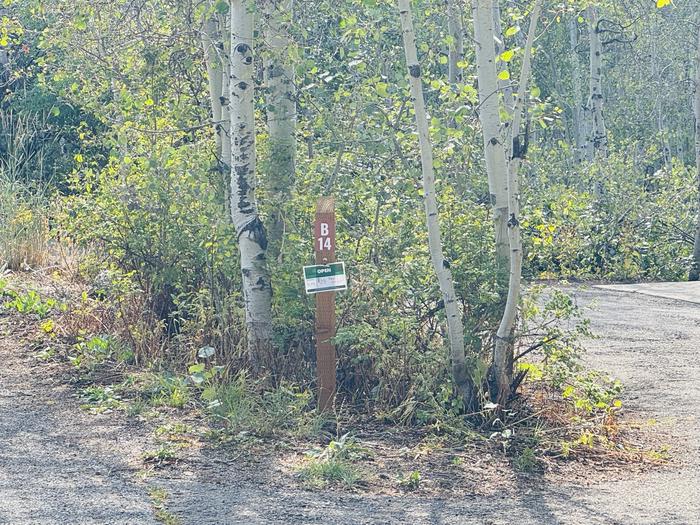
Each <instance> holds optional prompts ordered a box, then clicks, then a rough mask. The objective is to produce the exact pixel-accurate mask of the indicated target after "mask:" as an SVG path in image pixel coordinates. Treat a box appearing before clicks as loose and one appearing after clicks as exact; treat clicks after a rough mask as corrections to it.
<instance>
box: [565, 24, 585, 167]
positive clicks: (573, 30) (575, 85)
mask: <svg viewBox="0 0 700 525" xmlns="http://www.w3.org/2000/svg"><path fill="white" fill-rule="evenodd" d="M569 46H570V50H569V53H570V55H569V63H570V66H571V83H572V86H571V87H572V93H571V96H572V102H571V113H572V120H573V122H572V125H573V133H572V135H573V139H574V144H573V146H574V148H575V153H574V159H575V160H576V163H580V162H581V161H582V160H583V158H584V156H585V148H586V140H585V136H586V135H585V131H584V128H583V120H584V114H583V107H582V97H581V93H582V83H581V69H580V67H581V64H580V62H579V59H578V52H577V50H576V49H577V47H578V22H577V20H576V16H572V17H571V18H570V19H569Z"/></svg>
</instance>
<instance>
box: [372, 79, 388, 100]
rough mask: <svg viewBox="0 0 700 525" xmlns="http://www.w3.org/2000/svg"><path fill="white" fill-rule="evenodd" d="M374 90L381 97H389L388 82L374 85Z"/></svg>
mask: <svg viewBox="0 0 700 525" xmlns="http://www.w3.org/2000/svg"><path fill="white" fill-rule="evenodd" d="M374 89H375V90H376V91H377V95H379V96H380V97H388V96H389V91H388V90H389V84H387V83H386V82H377V83H376V84H375V85H374Z"/></svg>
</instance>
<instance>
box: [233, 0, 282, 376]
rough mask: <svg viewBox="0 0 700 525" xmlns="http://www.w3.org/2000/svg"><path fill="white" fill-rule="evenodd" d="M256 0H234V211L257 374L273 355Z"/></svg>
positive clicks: (246, 313)
mask: <svg viewBox="0 0 700 525" xmlns="http://www.w3.org/2000/svg"><path fill="white" fill-rule="evenodd" d="M253 9H254V2H253V0H231V51H230V54H231V57H230V61H231V78H230V82H229V111H230V115H231V216H232V219H233V224H234V226H235V227H236V233H237V235H238V244H239V250H240V256H241V275H242V285H243V300H244V306H245V316H246V328H247V336H248V353H249V357H250V363H251V366H252V368H253V371H254V372H256V373H259V372H260V371H261V369H262V367H263V366H264V364H265V363H266V362H267V361H268V359H269V358H270V357H271V346H272V306H271V303H272V287H271V286H270V275H269V273H268V269H267V266H266V261H265V255H266V250H267V233H266V231H265V227H264V225H263V223H262V221H261V220H260V216H259V214H258V207H257V202H256V200H255V159H256V156H255V107H254V106H255V103H254V102H255V100H254V92H255V85H254V78H253V73H254V65H253Z"/></svg>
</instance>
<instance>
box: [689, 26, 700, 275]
mask: <svg viewBox="0 0 700 525" xmlns="http://www.w3.org/2000/svg"><path fill="white" fill-rule="evenodd" d="M695 53H696V55H695V97H694V99H695V101H694V106H695V108H694V109H695V167H696V170H697V184H698V189H699V190H700V23H699V24H698V47H697V50H696V52H695ZM698 279H700V198H699V202H698V218H697V225H696V228H695V246H694V247H693V262H692V267H691V270H690V280H691V281H697V280H698Z"/></svg>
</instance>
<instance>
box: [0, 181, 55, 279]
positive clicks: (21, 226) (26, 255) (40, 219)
mask: <svg viewBox="0 0 700 525" xmlns="http://www.w3.org/2000/svg"><path fill="white" fill-rule="evenodd" d="M47 257H48V218H47V215H46V202H45V199H44V198H43V197H42V196H41V195H37V194H34V193H32V192H30V191H29V190H28V189H27V188H25V187H23V186H22V185H21V184H20V183H15V182H11V181H9V180H8V179H7V178H6V177H4V175H3V173H1V172H0V269H3V268H5V269H10V270H15V271H18V270H23V271H26V270H31V269H36V268H40V267H41V266H43V265H44V264H45V263H46V260H47Z"/></svg>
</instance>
